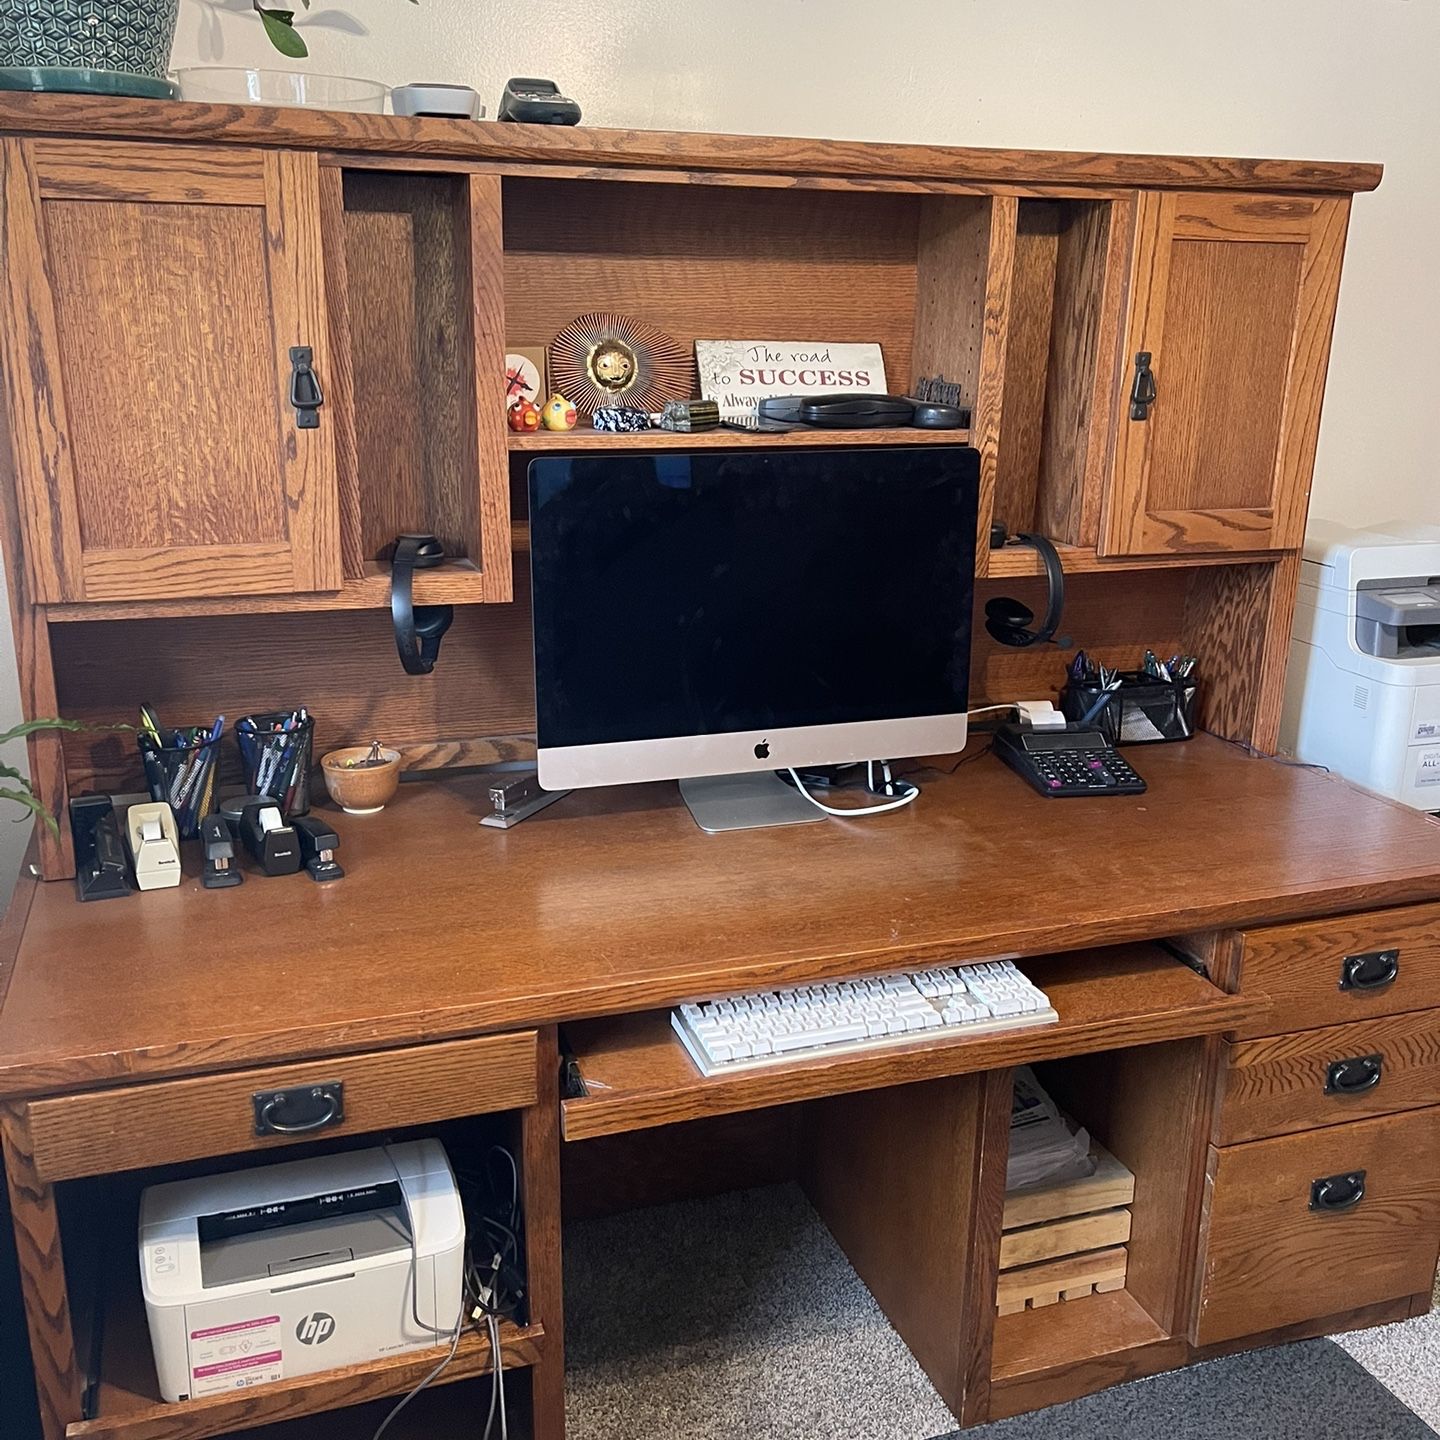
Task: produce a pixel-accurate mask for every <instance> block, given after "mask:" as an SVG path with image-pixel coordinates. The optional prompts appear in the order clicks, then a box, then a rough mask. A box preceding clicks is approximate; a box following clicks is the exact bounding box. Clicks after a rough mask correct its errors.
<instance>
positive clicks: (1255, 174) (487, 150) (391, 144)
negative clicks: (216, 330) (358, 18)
mask: <svg viewBox="0 0 1440 1440" xmlns="http://www.w3.org/2000/svg"><path fill="white" fill-rule="evenodd" d="M0 131H4V132H16V133H22V134H24V133H30V134H50V135H79V136H93V135H94V134H96V133H97V132H104V133H107V134H110V135H113V136H117V137H119V136H126V135H128V136H133V137H136V138H148V139H161V140H180V141H212V142H217V143H218V142H232V143H240V144H252V145H279V146H291V147H295V148H301V149H304V148H314V149H320V150H355V151H361V152H364V151H370V152H375V153H379V154H394V155H417V156H423V157H425V158H426V159H432V158H436V157H444V156H450V157H454V158H458V159H473V160H477V161H492V160H493V161H500V160H506V159H509V160H528V161H534V162H537V163H540V164H566V163H568V164H572V165H574V164H577V163H578V164H585V165H604V164H618V165H636V166H641V167H649V166H655V165H659V166H664V167H678V168H683V169H693V170H702V171H703V170H729V171H735V172H743V171H761V172H763V171H776V172H780V173H781V174H786V175H824V174H829V175H847V174H850V175H861V176H877V175H881V176H884V175H894V176H897V177H906V178H923V177H934V178H940V179H947V178H949V179H962V178H968V179H973V180H977V181H997V182H998V181H1010V182H1014V181H1028V182H1034V183H1042V182H1049V183H1057V184H1076V185H1098V186H1106V185H1112V186H1113V185H1116V184H1120V185H1127V184H1128V185H1156V186H1170V185H1177V186H1184V187H1186V188H1190V189H1193V188H1196V187H1204V186H1207V185H1214V186H1216V187H1218V188H1220V189H1224V190H1282V191H1283V190H1289V191H1296V190H1298V191H1304V190H1318V191H1326V190H1330V191H1340V192H1345V193H1349V192H1351V191H1355V190H1373V189H1374V188H1375V187H1376V186H1377V185H1378V184H1379V183H1380V177H1381V174H1382V170H1381V167H1380V166H1379V165H1369V164H1360V163H1357V162H1353V161H1331V162H1324V161H1311V160H1259V159H1222V158H1219V157H1213V156H1195V155H1184V156H1154V155H1104V154H1098V153H1086V152H1080V151H1037V150H982V149H964V148H960V147H952V146H939V145H894V144H882V145H876V144H866V143H862V142H858V141H849V140H816V139H801V138H789V137H779V136H760V135H705V134H685V133H680V132H675V131H666V130H607V129H599V128H596V127H593V126H577V127H574V128H571V127H566V126H553V125H505V126H499V125H475V124H474V123H473V122H470V121H464V120H430V119H425V120H419V119H408V118H403V117H398V116H393V115H364V114H358V113H348V112H334V111H319V110H294V109H277V108H274V107H262V106H253V105H202V104H196V103H194V102H171V101H160V102H157V101H153V100H126V99H118V98H116V97H112V96H106V97H104V98H100V97H94V98H91V97H86V96H79V95H21V94H7V95H5V96H4V97H3V98H0Z"/></svg>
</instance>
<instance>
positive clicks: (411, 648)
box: [390, 535, 455, 675]
mask: <svg viewBox="0 0 1440 1440" xmlns="http://www.w3.org/2000/svg"><path fill="white" fill-rule="evenodd" d="M444 559H445V550H444V547H443V546H442V545H441V544H440V542H439V541H438V540H437V539H436V538H435V537H434V536H433V535H402V536H401V537H400V538H399V539H398V540H397V541H396V542H395V555H394V558H393V559H392V560H391V562H390V619H391V621H392V623H393V624H394V626H395V648H396V649H397V650H398V651H399V652H400V663H401V664H402V665H403V666H404V667H405V671H406V673H407V674H409V675H428V674H429V673H430V672H431V671H432V670H433V669H434V668H435V661H436V660H437V659H438V658H439V656H440V641H441V639H442V638H443V637H444V634H445V632H446V631H447V630H448V629H449V628H450V622H451V621H452V620H453V619H454V618H455V607H454V606H453V605H421V606H420V607H419V609H416V607H415V598H414V597H415V572H416V571H417V570H430V569H433V568H434V567H435V566H436V565H439V564H440V563H441V562H442V561H443V560H444Z"/></svg>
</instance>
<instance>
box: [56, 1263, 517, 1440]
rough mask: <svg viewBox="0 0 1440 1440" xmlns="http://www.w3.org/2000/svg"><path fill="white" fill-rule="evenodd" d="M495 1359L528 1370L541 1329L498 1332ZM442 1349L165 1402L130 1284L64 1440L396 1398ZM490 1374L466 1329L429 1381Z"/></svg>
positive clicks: (176, 1433) (200, 1434)
mask: <svg viewBox="0 0 1440 1440" xmlns="http://www.w3.org/2000/svg"><path fill="white" fill-rule="evenodd" d="M500 1336H501V1359H502V1363H503V1364H504V1366H505V1367H506V1368H507V1369H517V1368H521V1367H525V1366H529V1365H533V1364H535V1363H536V1361H537V1360H538V1359H539V1357H540V1354H541V1352H542V1348H543V1346H544V1343H545V1331H544V1327H543V1326H541V1325H526V1326H516V1325H512V1324H510V1323H509V1322H508V1321H506V1322H504V1323H503V1324H502V1325H501V1327H500ZM448 1348H449V1342H448V1337H447V1341H446V1344H445V1345H444V1346H443V1347H439V1348H430V1347H427V1348H425V1349H423V1350H410V1351H406V1352H405V1353H404V1354H400V1355H389V1356H386V1357H385V1358H384V1359H381V1360H372V1361H369V1362H367V1363H366V1364H363V1365H347V1366H344V1367H343V1368H341V1369H338V1370H325V1371H321V1372H318V1373H316V1374H313V1375H297V1376H295V1377H293V1378H291V1379H285V1380H276V1381H273V1382H272V1383H270V1384H267V1385H258V1386H256V1387H255V1388H254V1389H253V1390H234V1391H228V1392H226V1393H225V1394H221V1395H206V1396H202V1397H201V1398H199V1399H195V1400H181V1401H177V1402H175V1403H173V1404H171V1403H167V1402H165V1401H164V1400H162V1399H161V1398H160V1395H159V1391H158V1387H157V1385H156V1381H155V1362H154V1357H153V1354H152V1352H151V1348H150V1334H149V1329H148V1327H147V1326H146V1323H145V1307H144V1303H143V1301H142V1300H141V1297H140V1292H139V1288H138V1284H137V1285H135V1286H134V1287H126V1292H125V1294H124V1295H123V1296H118V1297H116V1299H115V1301H114V1302H113V1304H112V1308H111V1310H110V1312H109V1313H108V1314H107V1316H106V1321H105V1334H104V1343H103V1346H102V1349H101V1373H100V1380H99V1383H98V1385H97V1386H96V1387H95V1403H94V1409H95V1418H94V1419H93V1420H78V1421H75V1422H74V1423H73V1424H71V1425H68V1426H67V1427H66V1430H65V1433H66V1436H67V1437H69V1440H82V1437H87V1440H94V1437H100V1436H105V1437H116V1440H204V1437H206V1436H211V1435H228V1434H230V1433H231V1432H232V1431H236V1430H244V1429H248V1428H250V1427H251V1426H256V1425H265V1424H270V1423H272V1422H275V1421H281V1420H291V1419H295V1418H296V1417H299V1416H304V1415H316V1414H318V1413H320V1412H321V1411H324V1410H332V1409H335V1408H338V1407H341V1406H347V1405H358V1404H361V1403H362V1402H363V1401H366V1400H375V1399H379V1398H381V1397H383V1396H387V1395H403V1394H404V1393H405V1392H406V1391H407V1390H409V1389H411V1388H412V1387H413V1386H414V1385H416V1384H418V1383H419V1381H420V1380H421V1379H422V1378H423V1377H424V1376H426V1375H427V1374H429V1372H430V1371H431V1370H433V1369H434V1368H435V1366H436V1364H437V1363H438V1362H439V1360H440V1359H441V1357H442V1356H443V1355H444V1354H445V1352H446V1350H447V1349H448ZM489 1369H490V1341H489V1340H488V1338H486V1337H484V1336H482V1335H478V1334H476V1333H475V1331H473V1330H467V1331H466V1333H465V1334H464V1335H462V1336H461V1337H460V1344H459V1346H458V1347H457V1349H456V1351H455V1358H454V1359H453V1360H451V1362H450V1363H449V1364H448V1365H447V1366H446V1367H445V1369H444V1370H442V1371H441V1372H440V1374H439V1375H437V1376H436V1378H435V1379H434V1380H433V1381H432V1382H431V1383H432V1384H433V1385H448V1384H451V1383H452V1382H454V1381H456V1380H464V1379H467V1378H469V1377H470V1376H472V1375H482V1374H486V1373H488V1372H489Z"/></svg>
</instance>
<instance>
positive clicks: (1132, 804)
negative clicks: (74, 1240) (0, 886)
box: [0, 736, 1440, 1094]
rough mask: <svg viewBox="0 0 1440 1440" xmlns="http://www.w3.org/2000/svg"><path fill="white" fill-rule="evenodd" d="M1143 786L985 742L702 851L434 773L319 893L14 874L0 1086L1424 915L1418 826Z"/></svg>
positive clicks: (668, 828)
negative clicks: (1026, 774)
mask: <svg viewBox="0 0 1440 1440" xmlns="http://www.w3.org/2000/svg"><path fill="white" fill-rule="evenodd" d="M1144 773H1145V775H1146V778H1147V779H1148V780H1149V782H1150V790H1149V793H1147V794H1145V795H1142V796H1136V797H1133V798H1132V797H1117V798H1110V799H1107V800H1106V801H1105V802H1104V803H1103V804H1099V803H1097V804H1088V805H1087V804H1076V805H1063V806H1059V805H1054V804H1052V803H1050V802H1048V801H1047V800H1045V799H1044V798H1042V797H1041V796H1039V795H1037V794H1034V793H1033V792H1032V791H1030V790H1029V789H1028V788H1027V787H1026V786H1025V785H1024V784H1022V783H1021V782H1020V781H1019V780H1018V779H1017V778H1016V777H1015V776H1014V775H1013V774H1012V773H1011V772H1010V771H1009V770H1007V769H1006V768H1005V767H1004V766H1003V765H1002V764H1001V763H1000V762H999V761H998V760H997V759H996V758H995V757H994V756H990V755H986V756H982V757H980V758H978V759H975V760H973V761H972V762H970V763H967V764H965V765H963V766H961V767H960V768H959V770H958V771H956V772H955V773H954V774H953V775H948V776H946V775H932V776H930V777H929V778H926V777H923V776H922V777H921V780H922V785H923V790H924V793H923V794H922V796H921V798H920V800H919V801H918V802H917V803H916V804H915V805H913V806H910V807H908V808H907V809H905V810H901V811H898V812H896V813H894V814H891V815H883V816H875V817H870V818H866V819H862V820H855V821H838V820H837V821H829V822H827V823H825V824H823V825H808V826H798V827H793V828H786V829H777V830H756V831H741V832H735V833H732V834H729V835H723V836H709V835H705V834H702V833H701V832H700V831H699V830H698V829H696V827H695V825H694V822H693V821H692V820H691V818H690V816H689V814H688V812H687V811H686V809H685V807H684V805H683V804H682V802H681V800H680V797H679V794H678V791H677V789H676V787H675V786H674V785H673V784H669V783H666V784H655V785H647V786H635V787H629V788H617V789H609V790H596V791H587V792H576V793H574V794H571V795H569V796H567V797H566V798H565V799H563V800H561V801H559V802H558V803H556V804H555V805H552V806H551V807H550V808H549V809H547V810H545V811H544V812H542V813H541V814H540V815H537V816H535V817H534V818H533V819H530V820H527V821H526V822H525V823H524V824H522V825H519V826H517V827H516V828H514V829H513V830H509V831H492V830H488V829H482V828H481V827H480V825H479V824H478V820H479V817H480V815H481V814H483V813H485V810H486V808H487V807H486V800H485V790H486V780H485V777H483V776H479V775H472V776H468V777H467V776H457V777H453V778H448V779H441V780H433V781H424V782H419V783H415V784H407V785H405V786H403V787H402V788H401V791H400V793H399V795H398V796H397V798H396V800H395V801H394V802H393V803H392V804H391V806H390V807H388V808H387V809H386V810H385V811H384V812H382V813H381V814H380V815H376V816H373V817H367V818H363V819H357V818H349V817H340V819H339V821H338V822H337V824H338V828H339V829H340V830H341V833H342V838H343V843H344V847H345V849H344V854H345V864H346V871H347V874H346V878H345V879H344V881H342V882H341V883H339V884H335V885H327V886H318V885H313V884H311V883H310V882H309V881H308V880H306V879H305V877H303V876H291V877H283V878H273V879H271V878H266V877H263V876H261V875H258V874H253V873H252V874H249V875H247V878H246V883H245V884H244V885H242V886H240V887H239V888H238V889H234V890H222V891H207V890H203V889H202V888H201V886H200V882H199V878H198V871H199V865H198V862H197V860H196V858H195V857H194V856H193V855H192V854H188V853H187V855H186V872H187V873H186V879H185V881H184V883H183V884H182V885H181V886H180V887H178V888H177V889H174V890H167V891H161V892H153V893H149V894H145V895H138V896H132V897H131V898H129V899H127V900H116V901H110V902H106V903H104V904H92V905H82V904H79V903H78V902H77V901H76V899H75V893H74V888H73V886H72V885H70V884H68V883H53V884H48V885H47V884H43V883H40V882H36V881H34V880H31V879H29V878H28V877H27V878H23V879H22V881H21V883H20V886H19V887H18V888H17V893H16V899H15V901H14V903H13V904H12V907H11V911H10V914H9V916H8V918H7V922H6V932H7V936H8V939H9V941H10V946H11V947H16V948H14V949H13V950H12V949H10V948H6V949H4V950H3V951H0V996H3V1008H0V1094H20V1093H36V1092H41V1091H45V1090H58V1089H65V1088H74V1087H80V1086H85V1085H90V1084H104V1083H114V1082H117V1081H123V1080H126V1079H130V1078H144V1077H146V1076H157V1075H177V1074H185V1073H193V1072H202V1071H213V1070H219V1069H223V1068H229V1067H232V1066H235V1065H241V1064H246V1063H251V1062H255V1063H258V1062H262V1061H269V1060H286V1059H292V1058H296V1057H301V1056H313V1055H324V1054H339V1053H345V1052H348V1051H355V1050H359V1049H365V1048H374V1047H383V1046H386V1045H393V1044H400V1043H406V1042H414V1041H416V1040H428V1039H439V1038H444V1037H450V1036H457V1035H464V1034H468V1033H473V1032H476V1031H481V1030H487V1029H498V1028H503V1027H507V1026H520V1025H527V1024H543V1023H547V1022H553V1021H557V1020H566V1019H573V1018H577V1017H583V1016H596V1015H603V1014H614V1013H622V1012H628V1011H636V1010H641V1009H647V1008H651V1007H663V1006H668V1005H673V1004H676V1003H678V1002H680V1001H683V1000H688V999H692V998H694V997H696V996H698V995H704V994H714V993H723V992H725V991H727V990H741V989H746V988H755V987H756V986H758V985H761V984H766V983H775V984H785V983H800V982H803V981H807V980H812V979H816V978H821V977H833V976H842V975H859V974H865V973H874V972H877V971H882V970H885V969H900V968H903V967H905V965H906V964H907V962H909V961H911V960H926V961H931V960H939V959H954V960H965V959H974V958H982V957H985V956H987V955H995V954H1005V953H1018V954H1040V953H1046V952H1051V951H1060V950H1070V949H1077V948H1080V947H1083V946H1090V945H1098V944H1104V943H1109V942H1118V941H1126V940H1137V939H1150V938H1155V937H1158V936H1164V935H1173V934H1178V933H1182V932H1184V931H1187V930H1197V929H1204V928H1210V927H1215V926H1222V925H1227V926H1228V925H1238V924H1251V923H1256V922H1262V921H1275V920H1283V919H1290V918H1295V917H1299V916H1306V917H1310V916H1315V915H1319V914H1326V913H1339V912H1343V911H1346V910H1355V909H1362V908H1370V907H1376V906H1383V905H1393V904H1404V903H1408V902H1413V901H1420V900H1431V899H1436V898H1440V827H1437V825H1436V824H1435V823H1434V822H1433V821H1431V820H1429V819H1428V818H1426V817H1425V816H1423V815H1420V814H1418V813H1416V812H1414V811H1410V810H1406V809H1403V808H1401V807H1399V806H1396V805H1394V804H1391V803H1390V802H1388V801H1385V800H1381V799H1378V798H1375V797H1373V796H1369V795H1366V794H1363V793H1361V792H1359V791H1357V790H1355V789H1353V788H1352V787H1350V786H1348V785H1346V784H1345V783H1343V782H1341V781H1339V780H1337V779H1334V778H1333V777H1330V776H1328V775H1323V774H1319V773H1316V772H1313V771H1310V770H1306V769H1302V768H1299V767H1295V766H1287V765H1283V764H1279V763H1276V762H1273V761H1269V760H1263V759H1252V758H1250V757H1249V756H1247V755H1246V754H1245V753H1243V752H1242V751H1241V750H1239V749H1238V748H1236V747H1234V746H1231V745H1227V744H1225V743H1223V742H1221V741H1219V740H1215V739H1212V738H1210V737H1208V736H1199V737H1197V738H1196V739H1194V740H1192V741H1189V742H1187V743H1185V744H1180V745H1162V746H1154V747H1150V748H1148V749H1147V750H1146V752H1145V755H1144ZM187 849H188V847H187ZM12 955H13V959H12V958H11V957H12ZM7 961H8V962H9V963H8V968H7V964H6V962H7ZM7 982H8V983H7ZM102 997H103V998H102Z"/></svg>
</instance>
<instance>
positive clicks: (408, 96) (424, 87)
mask: <svg viewBox="0 0 1440 1440" xmlns="http://www.w3.org/2000/svg"><path fill="white" fill-rule="evenodd" d="M390 108H391V109H392V110H393V111H394V112H395V113H396V114H397V115H439V116H445V117H447V118H448V119H451V120H483V119H484V118H485V107H484V106H483V105H482V104H481V103H480V96H479V95H478V94H477V93H476V92H475V91H474V90H472V89H471V88H470V87H469V86H468V85H436V84H428V83H423V82H421V81H418V80H416V81H411V83H410V84H409V85H399V86H397V87H396V88H395V89H394V90H392V91H391V92H390Z"/></svg>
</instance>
